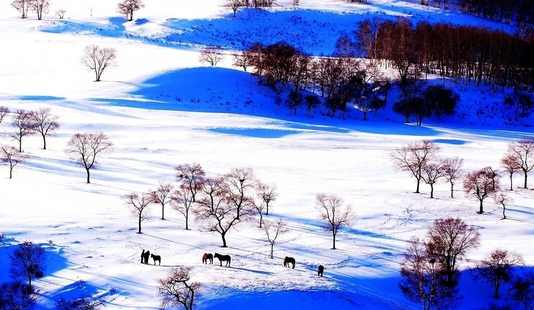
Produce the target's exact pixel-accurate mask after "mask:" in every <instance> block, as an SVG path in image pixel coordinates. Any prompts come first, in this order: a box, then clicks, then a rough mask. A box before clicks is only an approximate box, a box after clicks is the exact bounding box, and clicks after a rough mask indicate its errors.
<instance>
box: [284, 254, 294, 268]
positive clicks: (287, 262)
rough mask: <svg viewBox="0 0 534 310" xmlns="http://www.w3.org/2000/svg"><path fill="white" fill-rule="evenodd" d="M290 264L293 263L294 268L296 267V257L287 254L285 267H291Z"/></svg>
mask: <svg viewBox="0 0 534 310" xmlns="http://www.w3.org/2000/svg"><path fill="white" fill-rule="evenodd" d="M289 264H292V265H293V269H295V259H294V258H293V257H289V256H286V257H284V267H288V268H289Z"/></svg>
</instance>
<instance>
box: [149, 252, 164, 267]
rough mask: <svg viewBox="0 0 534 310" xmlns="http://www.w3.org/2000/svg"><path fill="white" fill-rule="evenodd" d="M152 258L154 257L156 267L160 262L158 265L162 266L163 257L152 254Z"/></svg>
mask: <svg viewBox="0 0 534 310" xmlns="http://www.w3.org/2000/svg"><path fill="white" fill-rule="evenodd" d="M150 257H152V259H153V260H154V265H155V264H156V262H158V265H161V256H159V255H154V254H150Z"/></svg>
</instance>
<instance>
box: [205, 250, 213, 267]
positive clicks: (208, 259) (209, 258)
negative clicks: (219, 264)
mask: <svg viewBox="0 0 534 310" xmlns="http://www.w3.org/2000/svg"><path fill="white" fill-rule="evenodd" d="M208 261H209V262H210V265H213V254H211V253H204V255H202V263H203V264H207V263H208Z"/></svg>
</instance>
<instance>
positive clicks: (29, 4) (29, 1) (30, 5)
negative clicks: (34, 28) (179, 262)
mask: <svg viewBox="0 0 534 310" xmlns="http://www.w3.org/2000/svg"><path fill="white" fill-rule="evenodd" d="M11 6H12V7H14V8H15V9H16V10H17V11H19V13H20V14H21V17H22V18H27V17H28V13H29V12H30V11H31V12H35V13H36V14H37V19H38V20H41V19H43V13H44V14H46V13H48V10H49V9H50V1H49V0H14V1H13V2H11Z"/></svg>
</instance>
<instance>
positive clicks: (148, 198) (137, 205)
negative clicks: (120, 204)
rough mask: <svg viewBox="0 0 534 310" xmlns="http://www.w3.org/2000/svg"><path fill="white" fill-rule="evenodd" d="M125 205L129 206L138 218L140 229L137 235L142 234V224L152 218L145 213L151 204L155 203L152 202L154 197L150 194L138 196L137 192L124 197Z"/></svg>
mask: <svg viewBox="0 0 534 310" xmlns="http://www.w3.org/2000/svg"><path fill="white" fill-rule="evenodd" d="M122 199H123V200H124V204H126V205H127V206H129V207H130V208H131V209H130V211H131V212H132V214H133V215H135V216H137V221H138V229H137V233H138V234H140V233H141V223H142V222H143V221H146V220H148V219H149V218H150V217H149V216H148V215H147V214H146V213H145V211H146V210H147V209H148V207H149V206H150V204H152V203H153V202H154V201H153V200H152V195H151V193H150V192H148V193H142V194H138V193H136V192H133V193H130V194H127V195H124V196H122Z"/></svg>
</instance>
